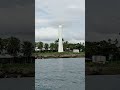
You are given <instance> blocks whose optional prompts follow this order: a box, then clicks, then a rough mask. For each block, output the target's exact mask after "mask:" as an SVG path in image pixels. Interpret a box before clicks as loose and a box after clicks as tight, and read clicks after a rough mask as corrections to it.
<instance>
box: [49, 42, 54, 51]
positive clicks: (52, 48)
mask: <svg viewBox="0 0 120 90" xmlns="http://www.w3.org/2000/svg"><path fill="white" fill-rule="evenodd" d="M50 50H52V51H53V50H55V44H54V43H50Z"/></svg>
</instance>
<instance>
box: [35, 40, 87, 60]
mask: <svg viewBox="0 0 120 90" xmlns="http://www.w3.org/2000/svg"><path fill="white" fill-rule="evenodd" d="M35 47H36V48H37V49H38V50H36V51H35V53H34V55H35V57H36V58H73V57H74V58H75V57H84V56H85V53H84V51H85V45H84V43H70V42H68V41H64V39H63V50H64V52H62V53H58V40H56V41H54V43H50V44H48V43H43V42H36V43H35ZM74 49H77V50H79V51H80V52H78V53H74V52H73V50H74Z"/></svg>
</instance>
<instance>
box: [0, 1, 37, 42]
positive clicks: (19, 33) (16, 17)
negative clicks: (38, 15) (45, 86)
mask: <svg viewBox="0 0 120 90" xmlns="http://www.w3.org/2000/svg"><path fill="white" fill-rule="evenodd" d="M34 5H35V3H34V0H1V2H0V38H8V37H11V36H14V37H17V38H19V39H20V40H22V41H26V40H27V41H32V42H35V10H34V9H35V8H34Z"/></svg>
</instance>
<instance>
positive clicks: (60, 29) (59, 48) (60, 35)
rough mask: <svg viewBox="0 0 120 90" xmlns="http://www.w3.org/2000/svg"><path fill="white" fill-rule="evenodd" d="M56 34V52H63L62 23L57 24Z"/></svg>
mask: <svg viewBox="0 0 120 90" xmlns="http://www.w3.org/2000/svg"><path fill="white" fill-rule="evenodd" d="M58 36H59V42H58V52H63V42H62V25H59V30H58Z"/></svg>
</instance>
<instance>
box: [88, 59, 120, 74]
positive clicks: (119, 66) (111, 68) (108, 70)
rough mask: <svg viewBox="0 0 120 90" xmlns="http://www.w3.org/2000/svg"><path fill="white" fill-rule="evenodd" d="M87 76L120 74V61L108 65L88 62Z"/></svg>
mask: <svg viewBox="0 0 120 90" xmlns="http://www.w3.org/2000/svg"><path fill="white" fill-rule="evenodd" d="M86 74H92V75H93V74H102V75H114V74H120V61H114V62H108V63H106V64H96V63H92V62H86Z"/></svg>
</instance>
